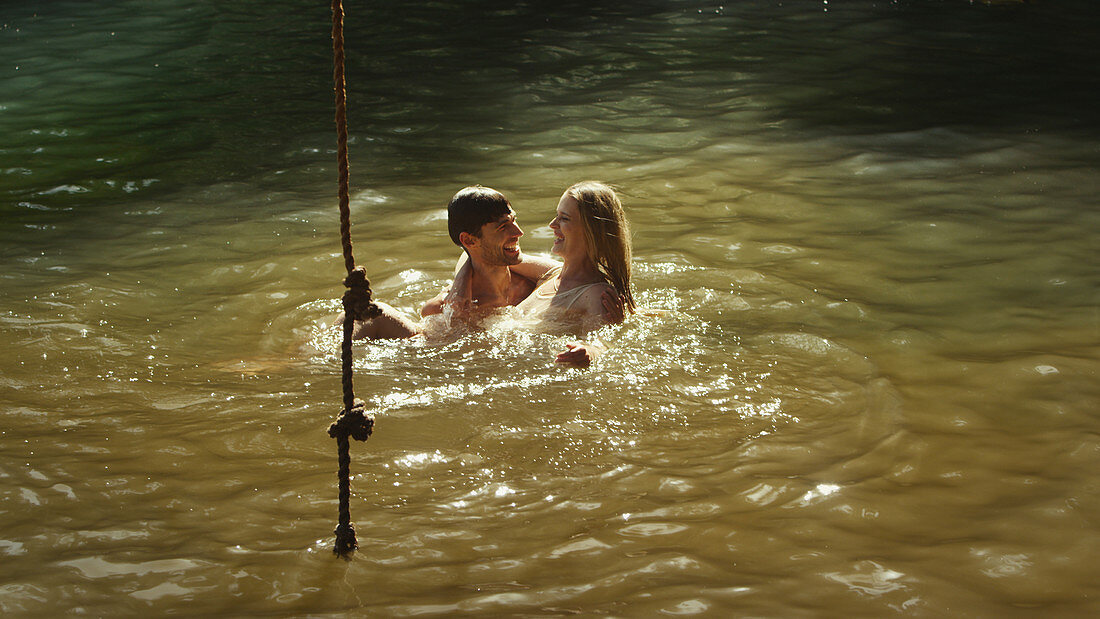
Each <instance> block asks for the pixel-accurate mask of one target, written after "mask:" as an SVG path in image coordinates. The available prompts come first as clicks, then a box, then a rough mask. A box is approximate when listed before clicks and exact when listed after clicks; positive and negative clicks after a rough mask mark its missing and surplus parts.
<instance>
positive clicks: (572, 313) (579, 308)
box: [512, 181, 635, 367]
mask: <svg viewBox="0 0 1100 619" xmlns="http://www.w3.org/2000/svg"><path fill="white" fill-rule="evenodd" d="M550 229H551V230H553V231H554V246H553V247H552V248H551V250H550V251H551V252H553V253H554V254H556V255H557V256H558V257H560V258H561V260H562V266H561V267H559V268H556V269H552V270H550V271H549V272H546V273H545V274H541V273H523V272H522V271H521V269H522V265H516V266H514V267H512V268H513V270H515V271H517V272H519V273H520V274H521V275H526V276H528V277H532V276H537V275H540V274H541V275H542V277H541V279H540V280H539V283H538V286H537V287H536V288H535V291H534V292H532V293H531V295H530V296H528V297H527V298H526V299H524V300H523V301H522V302H520V303H519V305H517V306H516V309H517V310H518V311H519V312H520V313H522V314H523V315H525V316H532V317H539V318H541V319H543V320H547V321H554V322H558V323H564V325H565V326H567V327H572V328H574V330H575V331H576V332H577V334H578V335H583V334H584V333H587V332H588V331H591V330H592V329H594V328H596V327H599V326H601V325H603V324H606V323H607V322H608V319H607V316H606V313H605V312H606V307H605V299H604V296H605V292H606V293H610V294H611V295H613V296H614V297H617V298H619V299H620V300H621V301H622V309H623V311H626V310H629V311H631V312H633V311H634V307H635V303H634V295H633V294H632V293H631V290H630V253H631V244H630V226H629V224H628V223H627V221H626V215H625V213H624V212H623V206H622V203H621V202H619V198H618V196H616V195H615V191H614V190H612V189H611V187H608V186H607V185H605V184H603V183H599V182H596V181H582V182H579V183H577V184H575V185H573V186H572V187H570V188H569V189H566V190H565V193H563V194H562V196H561V200H560V201H559V202H558V208H557V213H556V214H555V217H554V219H553V221H551V222H550ZM602 349H603V346H602V345H601V344H599V343H598V341H596V342H592V343H584V342H573V343H571V344H569V345H568V346H567V348H566V350H565V351H563V352H562V353H560V354H559V355H558V356H557V361H558V362H559V363H564V364H567V365H576V366H581V367H584V366H587V365H588V364H589V363H591V360H592V358H593V357H594V356H595V355H596V354H598V352H599V351H601V350H602Z"/></svg>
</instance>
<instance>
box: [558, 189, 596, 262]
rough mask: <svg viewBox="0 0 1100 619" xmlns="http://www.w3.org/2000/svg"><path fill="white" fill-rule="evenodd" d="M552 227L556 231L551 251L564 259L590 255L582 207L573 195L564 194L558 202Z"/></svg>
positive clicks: (582, 257) (581, 257)
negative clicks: (585, 237)
mask: <svg viewBox="0 0 1100 619" xmlns="http://www.w3.org/2000/svg"><path fill="white" fill-rule="evenodd" d="M550 229H551V230H553V231H554V246H553V247H551V248H550V251H551V252H553V253H555V254H557V255H559V256H561V258H562V260H567V259H571V258H572V259H584V258H585V257H586V256H587V255H588V244H587V243H586V242H585V239H584V222H582V221H581V209H580V206H579V205H578V204H577V201H576V200H574V199H573V197H572V196H570V195H568V194H563V195H562V197H561V200H560V201H559V202H558V211H557V215H556V216H555V217H554V219H553V220H552V221H551V222H550Z"/></svg>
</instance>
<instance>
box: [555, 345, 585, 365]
mask: <svg viewBox="0 0 1100 619" xmlns="http://www.w3.org/2000/svg"><path fill="white" fill-rule="evenodd" d="M592 358H593V354H592V352H591V351H589V350H588V346H587V345H586V344H585V343H584V342H573V343H571V344H566V345H565V350H563V351H561V352H560V353H558V356H557V357H556V358H555V359H554V361H555V362H557V363H560V364H562V365H567V366H569V367H574V368H586V367H588V366H590V365H592Z"/></svg>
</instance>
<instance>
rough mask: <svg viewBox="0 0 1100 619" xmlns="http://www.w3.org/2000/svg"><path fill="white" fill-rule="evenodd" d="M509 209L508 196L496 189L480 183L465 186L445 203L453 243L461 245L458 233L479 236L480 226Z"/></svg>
mask: <svg viewBox="0 0 1100 619" xmlns="http://www.w3.org/2000/svg"><path fill="white" fill-rule="evenodd" d="M511 210H512V205H511V204H510V203H509V202H508V198H505V197H504V194H502V193H500V192H499V191H497V190H496V189H489V188H488V187H482V186H481V185H474V186H473V187H466V188H464V189H462V190H461V191H459V192H458V193H456V194H455V196H454V197H453V198H451V202H450V203H449V204H448V205H447V231H448V232H450V233H451V240H452V241H454V242H455V245H458V246H459V247H462V243H460V242H459V240H458V235H459V233H462V232H466V233H469V234H472V235H474V236H476V237H479V238H480V237H481V227H482V226H484V225H485V224H487V223H489V222H491V221H496V220H497V219H500V216H501V215H507V214H508V213H509V212H510V211H511Z"/></svg>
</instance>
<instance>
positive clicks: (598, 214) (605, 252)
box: [565, 181, 635, 311]
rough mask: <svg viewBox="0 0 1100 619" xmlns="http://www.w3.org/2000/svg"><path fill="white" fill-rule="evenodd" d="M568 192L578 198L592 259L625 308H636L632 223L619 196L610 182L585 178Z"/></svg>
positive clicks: (589, 253) (586, 240)
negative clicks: (620, 298)
mask: <svg viewBox="0 0 1100 619" xmlns="http://www.w3.org/2000/svg"><path fill="white" fill-rule="evenodd" d="M565 193H566V194H567V195H568V196H569V197H571V198H573V199H574V200H576V201H577V208H578V209H579V210H580V213H581V221H582V222H583V223H584V226H583V228H584V236H585V242H586V244H587V246H588V257H589V259H590V260H592V262H593V263H594V264H595V265H596V268H597V269H599V270H600V273H601V274H603V276H604V278H605V279H606V280H607V283H608V284H610V285H611V287H613V288H614V289H615V290H616V291H617V292H618V293H619V294H620V295H622V297H623V307H624V308H626V309H629V310H631V311H633V310H634V307H635V304H634V295H633V294H632V293H631V290H630V256H631V242H630V224H629V223H628V222H627V220H626V213H625V212H624V211H623V205H622V203H621V202H620V201H619V196H617V195H615V190H614V189H612V188H611V187H610V186H609V185H606V184H604V183H601V182H598V181H581V182H579V183H577V184H575V185H573V186H572V187H570V188H569V189H566V190H565Z"/></svg>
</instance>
